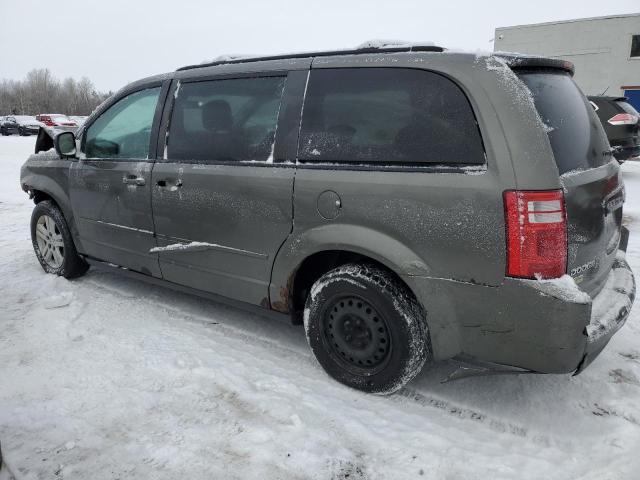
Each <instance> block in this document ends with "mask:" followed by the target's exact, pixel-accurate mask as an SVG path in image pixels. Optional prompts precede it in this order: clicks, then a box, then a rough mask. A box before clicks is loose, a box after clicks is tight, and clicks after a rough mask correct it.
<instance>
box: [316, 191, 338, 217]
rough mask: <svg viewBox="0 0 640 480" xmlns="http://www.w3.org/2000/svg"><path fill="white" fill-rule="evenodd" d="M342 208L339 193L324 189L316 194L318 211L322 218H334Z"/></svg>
mask: <svg viewBox="0 0 640 480" xmlns="http://www.w3.org/2000/svg"><path fill="white" fill-rule="evenodd" d="M341 208H342V200H341V199H340V195H338V194H337V193H336V192H334V191H332V190H325V191H324V192H322V193H321V194H320V195H318V213H319V214H320V216H321V217H322V218H325V219H327V220H331V219H332V218H336V217H337V216H338V214H339V213H340V209H341Z"/></svg>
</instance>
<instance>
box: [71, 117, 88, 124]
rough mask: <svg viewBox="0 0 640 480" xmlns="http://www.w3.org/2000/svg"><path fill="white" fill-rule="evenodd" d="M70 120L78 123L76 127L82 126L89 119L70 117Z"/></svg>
mask: <svg viewBox="0 0 640 480" xmlns="http://www.w3.org/2000/svg"><path fill="white" fill-rule="evenodd" d="M69 118H70V119H71V120H72V121H74V122H75V123H76V125H78V126H80V125H82V124H83V123H84V121H85V120H86V119H87V116H86V115H69Z"/></svg>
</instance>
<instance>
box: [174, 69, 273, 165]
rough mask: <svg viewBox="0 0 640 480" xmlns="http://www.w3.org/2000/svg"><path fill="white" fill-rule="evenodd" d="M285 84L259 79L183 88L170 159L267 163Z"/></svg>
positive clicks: (181, 85)
mask: <svg viewBox="0 0 640 480" xmlns="http://www.w3.org/2000/svg"><path fill="white" fill-rule="evenodd" d="M284 82H285V78H284V77H258V78H239V79H231V80H210V81H201V82H189V83H182V84H180V87H179V89H178V93H177V97H176V101H175V104H174V106H173V112H172V113H171V122H170V124H169V135H168V137H167V159H168V160H199V161H221V160H226V161H239V160H257V161H266V160H268V159H269V157H270V155H271V152H272V151H273V142H274V139H275V134H276V126H277V123H278V112H279V110H280V100H281V97H282V91H283V88H284Z"/></svg>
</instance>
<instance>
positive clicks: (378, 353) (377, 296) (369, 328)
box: [304, 264, 432, 394]
mask: <svg viewBox="0 0 640 480" xmlns="http://www.w3.org/2000/svg"><path fill="white" fill-rule="evenodd" d="M424 316H425V313H424V310H423V308H422V307H421V306H420V304H419V303H418V301H417V300H416V298H415V297H414V295H413V294H412V293H411V292H410V291H409V290H408V289H407V287H406V286H405V285H404V284H402V283H401V282H400V280H399V279H397V278H396V277H395V276H394V275H392V274H391V273H389V272H387V271H386V270H383V269H382V268H379V267H376V266H372V265H359V264H348V265H343V266H341V267H338V268H336V269H334V270H331V271H330V272H328V273H327V274H325V275H323V276H322V277H321V278H320V279H319V280H318V281H317V282H316V283H315V284H314V285H313V286H312V287H311V292H310V294H309V296H308V297H307V302H306V305H305V312H304V324H305V330H306V333H307V340H308V341H309V345H310V346H311V349H312V350H313V353H314V354H315V356H316V358H317V360H318V362H319V363H320V364H321V365H322V367H323V368H324V369H325V370H326V372H327V373H328V374H329V375H331V376H332V377H333V378H335V379H336V380H338V381H339V382H341V383H343V384H345V385H347V386H350V387H353V388H356V389H359V390H363V391H365V392H371V393H378V394H390V393H393V392H395V391H396V390H398V389H400V388H401V387H403V386H404V385H405V384H407V383H408V382H409V381H410V380H411V379H412V378H413V377H415V376H416V375H417V374H418V372H420V370H421V369H422V366H423V365H424V364H425V362H427V361H431V357H432V355H431V346H430V341H429V333H428V331H427V327H426V323H425V320H424Z"/></svg>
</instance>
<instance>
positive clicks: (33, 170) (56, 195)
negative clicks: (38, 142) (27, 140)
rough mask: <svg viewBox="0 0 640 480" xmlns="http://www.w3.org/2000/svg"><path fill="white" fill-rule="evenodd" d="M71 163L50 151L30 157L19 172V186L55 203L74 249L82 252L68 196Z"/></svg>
mask: <svg viewBox="0 0 640 480" xmlns="http://www.w3.org/2000/svg"><path fill="white" fill-rule="evenodd" d="M71 163H72V161H71V160H68V159H64V160H63V159H60V158H59V157H58V155H57V154H56V153H54V152H51V151H48V152H43V153H39V154H36V155H32V156H31V157H29V159H28V160H27V161H26V162H25V164H24V165H23V166H22V169H21V171H20V186H21V187H22V189H23V190H24V191H31V192H33V191H36V190H37V191H40V192H42V193H45V194H46V195H48V196H49V197H51V198H52V199H53V200H54V201H55V202H56V204H57V205H58V206H59V207H60V210H61V211H62V214H63V215H64V218H65V220H66V222H67V225H68V226H69V230H70V231H71V235H72V237H73V241H74V243H75V245H76V249H77V250H78V251H79V252H83V251H84V250H83V248H82V244H81V242H80V239H79V235H78V228H77V226H76V222H75V218H74V215H73V209H72V208H71V199H70V198H69V194H68V192H69V167H70V165H71Z"/></svg>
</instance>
